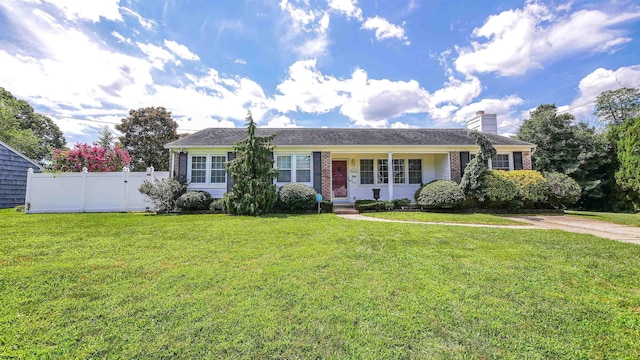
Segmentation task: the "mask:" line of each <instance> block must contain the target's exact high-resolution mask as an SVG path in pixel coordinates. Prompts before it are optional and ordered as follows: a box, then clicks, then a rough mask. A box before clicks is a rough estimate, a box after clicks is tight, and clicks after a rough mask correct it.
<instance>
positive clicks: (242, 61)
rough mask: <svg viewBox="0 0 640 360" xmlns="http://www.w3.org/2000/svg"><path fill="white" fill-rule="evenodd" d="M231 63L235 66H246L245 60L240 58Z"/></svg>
mask: <svg viewBox="0 0 640 360" xmlns="http://www.w3.org/2000/svg"><path fill="white" fill-rule="evenodd" d="M233 62H234V63H235V64H240V65H247V61H246V60H244V59H240V58H238V59H235V60H234V61H233Z"/></svg>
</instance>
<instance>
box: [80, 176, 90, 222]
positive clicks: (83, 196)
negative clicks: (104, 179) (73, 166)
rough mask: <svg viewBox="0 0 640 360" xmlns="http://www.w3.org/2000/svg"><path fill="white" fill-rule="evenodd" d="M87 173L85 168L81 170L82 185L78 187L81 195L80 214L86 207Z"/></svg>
mask: <svg viewBox="0 0 640 360" xmlns="http://www.w3.org/2000/svg"><path fill="white" fill-rule="evenodd" d="M87 173H89V171H88V170H87V168H86V167H83V168H82V185H81V187H80V192H81V193H82V205H81V208H80V212H84V209H85V208H86V206H87Z"/></svg>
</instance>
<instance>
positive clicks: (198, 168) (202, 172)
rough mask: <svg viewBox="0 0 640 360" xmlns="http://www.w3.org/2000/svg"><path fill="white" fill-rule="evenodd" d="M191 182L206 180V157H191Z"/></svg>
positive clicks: (200, 182) (199, 182)
mask: <svg viewBox="0 0 640 360" xmlns="http://www.w3.org/2000/svg"><path fill="white" fill-rule="evenodd" d="M191 182H192V183H197V184H202V183H205V182H207V157H206V156H193V157H191Z"/></svg>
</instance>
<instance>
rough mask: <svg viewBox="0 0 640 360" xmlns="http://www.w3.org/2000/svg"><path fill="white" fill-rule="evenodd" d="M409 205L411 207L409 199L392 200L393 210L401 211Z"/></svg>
mask: <svg viewBox="0 0 640 360" xmlns="http://www.w3.org/2000/svg"><path fill="white" fill-rule="evenodd" d="M409 205H411V199H408V198H404V199H395V200H393V208H394V209H401V208H403V207H407V206H409Z"/></svg>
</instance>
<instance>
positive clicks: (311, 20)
mask: <svg viewBox="0 0 640 360" xmlns="http://www.w3.org/2000/svg"><path fill="white" fill-rule="evenodd" d="M306 5H307V6H308V5H309V4H308V3H306ZM280 9H281V10H282V11H283V12H285V13H286V14H287V15H288V20H290V23H289V24H288V26H286V29H285V31H284V33H283V34H282V36H281V38H280V41H281V42H282V44H283V45H284V46H285V48H287V49H289V50H290V51H292V52H294V53H296V54H298V55H299V56H300V57H302V58H314V57H319V56H323V55H325V54H326V53H327V50H328V47H329V45H330V41H329V37H328V29H329V23H330V17H329V13H327V12H326V11H320V10H313V9H311V10H304V9H303V8H300V7H296V6H294V5H293V4H292V3H291V2H289V1H288V0H282V1H281V2H280Z"/></svg>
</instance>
